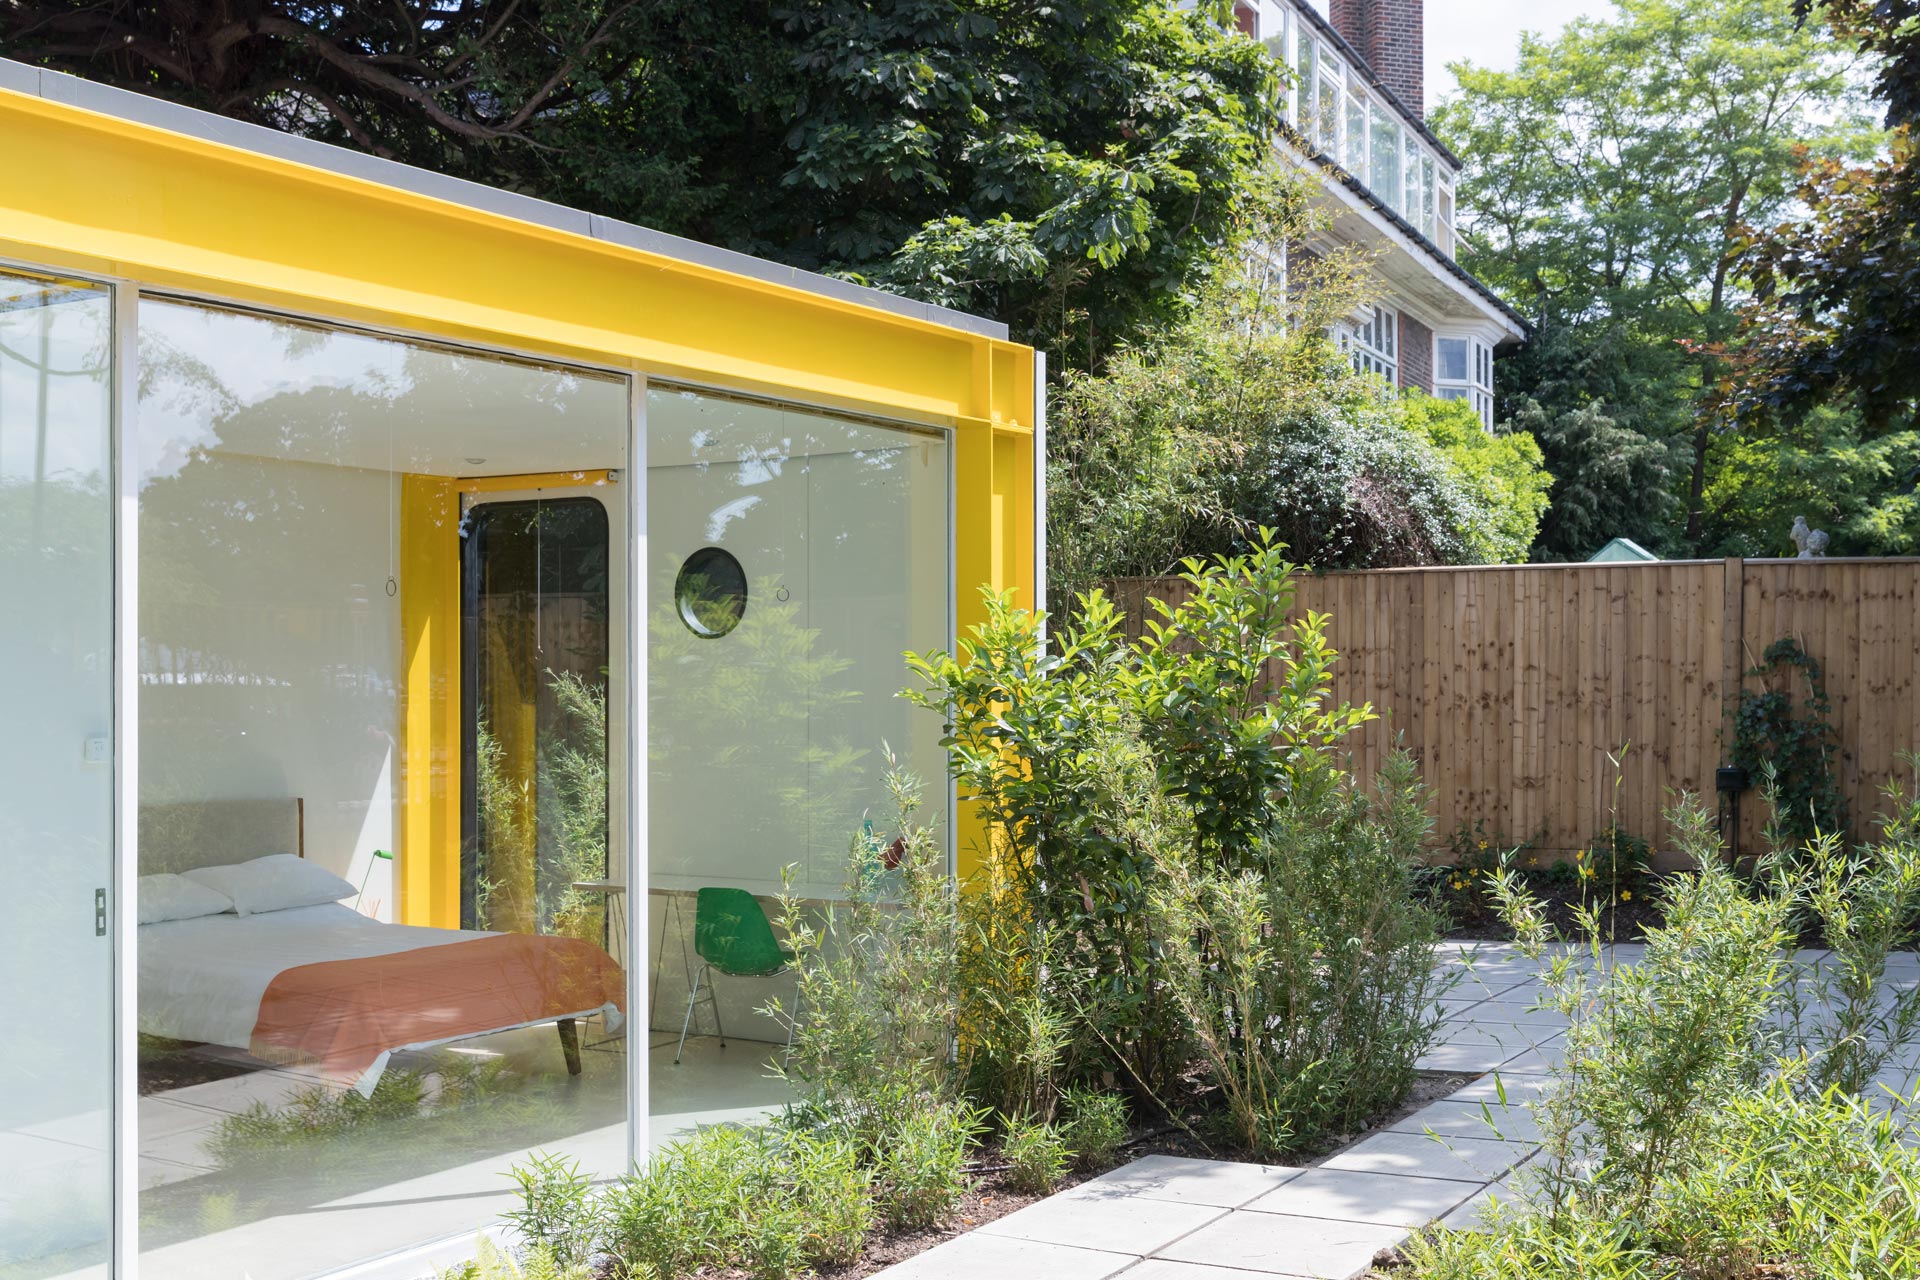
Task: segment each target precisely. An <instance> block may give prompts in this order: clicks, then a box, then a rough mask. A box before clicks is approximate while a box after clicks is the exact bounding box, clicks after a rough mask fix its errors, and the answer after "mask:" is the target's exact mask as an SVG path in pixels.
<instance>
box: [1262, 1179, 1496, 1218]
mask: <svg viewBox="0 0 1920 1280" xmlns="http://www.w3.org/2000/svg"><path fill="white" fill-rule="evenodd" d="M1484 1185H1485V1184H1484V1183H1480V1182H1451V1181H1446V1180H1443V1179H1440V1178H1410V1177H1407V1176H1406V1175H1405V1174H1399V1173H1361V1172H1358V1171H1357V1170H1352V1169H1328V1168H1325V1167H1324V1166H1323V1167H1321V1168H1318V1169H1309V1170H1307V1172H1305V1173H1303V1174H1301V1175H1300V1176H1299V1177H1298V1178H1296V1179H1294V1180H1293V1181H1292V1182H1290V1183H1288V1184H1287V1185H1286V1186H1284V1187H1281V1188H1280V1189H1279V1190H1278V1191H1273V1192H1270V1193H1268V1194H1267V1195H1264V1196H1262V1197H1260V1198H1259V1199H1258V1200H1255V1201H1254V1202H1253V1203H1252V1204H1250V1205H1248V1206H1247V1211H1248V1212H1250V1213H1283V1214H1288V1215H1290V1216H1292V1217H1296V1218H1331V1219H1334V1220H1336V1221H1340V1222H1368V1223H1373V1224H1375V1225H1378V1226H1384V1227H1424V1226H1425V1225H1426V1224H1427V1223H1429V1222H1432V1221H1433V1220H1434V1219H1435V1218H1438V1217H1442V1216H1444V1215H1445V1214H1446V1213H1448V1212H1449V1211H1450V1210H1452V1209H1454V1208H1455V1207H1456V1206H1458V1205H1460V1204H1462V1203H1464V1202H1465V1201H1466V1200H1468V1199H1469V1198H1471V1197H1472V1196H1475V1195H1477V1194H1479V1192H1480V1190H1481V1188H1482V1187H1483V1186H1484Z"/></svg>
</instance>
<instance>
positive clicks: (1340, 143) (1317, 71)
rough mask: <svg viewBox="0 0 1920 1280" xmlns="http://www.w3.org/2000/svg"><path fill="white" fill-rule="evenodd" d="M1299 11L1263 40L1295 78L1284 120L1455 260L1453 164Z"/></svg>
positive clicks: (1290, 9)
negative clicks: (1272, 34)
mask: <svg viewBox="0 0 1920 1280" xmlns="http://www.w3.org/2000/svg"><path fill="white" fill-rule="evenodd" d="M1297 8H1298V5H1297V4H1296V5H1289V6H1285V7H1284V8H1283V12H1282V16H1281V21H1280V23H1279V34H1277V35H1276V36H1274V37H1273V38H1271V39H1269V40H1267V41H1266V47H1267V49H1268V51H1269V52H1271V53H1272V54H1273V55H1274V56H1275V57H1276V58H1278V59H1280V60H1281V61H1282V62H1283V63H1285V64H1286V65H1287V67H1288V68H1289V70H1290V71H1291V73H1292V74H1291V76H1290V77H1289V79H1290V81H1291V83H1290V85H1289V86H1288V89H1287V116H1288V118H1289V119H1290V120H1291V121H1292V122H1293V126H1294V128H1295V130H1297V131H1298V133H1299V135H1300V136H1301V137H1302V138H1303V139H1305V141H1306V145H1307V148H1308V150H1309V151H1311V152H1317V153H1318V154H1320V155H1323V156H1325V157H1326V158H1327V159H1329V160H1331V161H1333V162H1334V163H1335V164H1337V165H1339V166H1341V167H1342V168H1343V169H1345V170H1346V171H1347V173H1348V174H1350V175H1351V176H1352V177H1353V178H1354V179H1355V180H1357V181H1358V182H1359V183H1360V184H1361V185H1362V186H1364V187H1366V188H1367V190H1368V191H1370V192H1372V193H1373V196H1374V198H1375V199H1377V200H1378V201H1379V202H1380V203H1381V204H1384V205H1385V206H1386V207H1387V208H1389V209H1391V210H1392V211H1393V212H1394V213H1396V214H1398V215H1399V216H1400V217H1402V218H1404V219H1405V220H1406V222H1407V224H1408V225H1409V226H1411V227H1413V228H1414V229H1415V230H1417V231H1418V232H1419V233H1420V234H1421V235H1423V236H1425V237H1427V239H1429V240H1431V241H1433V243H1434V244H1435V245H1436V246H1437V247H1438V248H1439V249H1440V251H1441V252H1442V253H1444V254H1446V255H1447V256H1448V257H1452V256H1453V243H1454V239H1453V184H1454V170H1453V166H1452V165H1451V164H1449V163H1448V162H1447V161H1446V160H1444V159H1442V158H1441V156H1440V153H1439V152H1438V151H1436V150H1435V149H1434V148H1432V147H1431V146H1429V145H1428V144H1427V142H1426V139H1425V137H1424V136H1423V135H1422V133H1421V131H1420V128H1419V127H1418V126H1417V124H1416V123H1415V122H1414V121H1413V120H1412V119H1410V118H1409V117H1407V116H1406V115H1405V114H1404V112H1403V111H1401V110H1400V109H1399V108H1398V107H1395V106H1393V105H1392V104H1390V103H1389V102H1388V100H1387V99H1386V98H1385V97H1383V96H1382V95H1381V94H1379V93H1377V92H1376V91H1375V90H1374V89H1373V88H1372V86H1371V85H1369V84H1368V83H1367V80H1366V77H1365V76H1364V75H1363V74H1362V72H1361V69H1360V68H1359V67H1358V66H1356V65H1354V64H1353V63H1351V62H1349V61H1348V60H1347V57H1346V55H1345V54H1344V53H1342V52H1341V51H1340V49H1339V48H1338V47H1336V46H1335V45H1334V44H1332V43H1330V42H1329V41H1326V40H1323V39H1321V38H1320V36H1319V34H1318V32H1317V31H1316V30H1315V29H1314V25H1313V23H1312V22H1311V21H1309V20H1308V19H1307V18H1306V17H1304V16H1303V15H1302V14H1301V13H1298V12H1296V11H1295V10H1296V9H1297ZM1262 25H1263V26H1264V24H1262Z"/></svg>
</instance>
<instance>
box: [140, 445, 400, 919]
mask: <svg viewBox="0 0 1920 1280" xmlns="http://www.w3.org/2000/svg"><path fill="white" fill-rule="evenodd" d="M393 497H394V495H393V477H392V476H390V475H389V474H387V473H385V472H380V471H368V470H361V469H357V468H349V467H332V466H322V465H319V464H315V463H309V462H292V461H286V460H283V459H274V458H256V457H245V456H238V455H233V454H226V453H215V454H206V455H202V456H200V457H199V458H198V459H196V460H195V461H193V462H191V463H190V464H188V465H186V466H185V467H183V468H181V469H179V470H177V471H175V472H174V473H173V474H171V475H168V476H166V477H164V478H159V479H154V480H151V481H150V482H149V483H148V484H147V486H146V488H145V490H144V491H143V492H142V494H141V506H140V560H141V565H140V568H141V579H140V633H141V638H142V640H141V654H140V683H141V688H140V710H141V736H140V791H141V800H142V802H143V803H149V804H151V803H166V802H169V801H180V800H205V799H223V798H234V799H239V798H247V799H255V798H258V799H275V798H291V797H296V796H297V797H300V798H302V799H304V801H305V802H306V853H307V857H308V858H309V859H311V860H312V861H314V862H316V863H318V864H319V865H321V866H324V867H326V868H327V869H328V870H330V871H333V872H335V873H336V874H339V875H341V876H343V877H345V878H346V879H347V880H349V881H351V882H352V883H354V884H356V885H357V884H359V883H361V879H362V876H363V875H366V874H367V872H368V868H369V866H371V867H372V872H371V876H370V878H369V880H368V885H367V890H366V906H367V908H368V909H369V911H370V913H371V912H372V908H373V904H374V903H375V902H376V901H377V902H378V904H379V910H378V912H377V914H378V915H379V916H380V917H381V918H382V919H392V918H393V906H394V902H393V899H394V894H393V891H392V885H391V879H390V877H391V868H392V866H393V864H392V863H391V862H387V861H384V860H377V859H374V858H373V856H372V855H373V851H374V850H375V849H388V850H391V849H392V848H393V838H394V790H393V783H394V781H395V778H394V776H393V775H394V764H395V762H394V746H395V744H394V736H393V735H394V729H395V726H396V723H397V720H396V717H397V714H398V703H397V697H398V671H399V660H400V608H399V599H398V595H397V590H396V594H395V595H394V596H389V595H388V594H387V577H388V574H389V572H390V571H392V569H393V566H394V564H395V554H396V546H395V539H394V528H393V520H394V516H393V510H394V503H393ZM259 852H260V853H262V854H264V853H273V852H283V851H281V850H268V849H263V850H260V851H259ZM287 852H290V851H287Z"/></svg>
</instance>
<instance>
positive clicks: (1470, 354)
mask: <svg viewBox="0 0 1920 1280" xmlns="http://www.w3.org/2000/svg"><path fill="white" fill-rule="evenodd" d="M1433 394H1434V395H1436V396H1438V397H1439V398H1440V399H1442V400H1464V401H1466V402H1467V403H1468V404H1470V405H1472V406H1473V411H1474V413H1476V414H1478V415H1479V418H1480V424H1481V425H1482V426H1484V427H1485V428H1486V429H1487V430H1489V431H1491V430H1493V348H1492V347H1491V346H1489V345H1488V344H1487V343H1485V342H1482V341H1481V340H1480V339H1478V338H1468V337H1450V336H1446V335H1442V336H1440V337H1436V338H1435V339H1434V340H1433Z"/></svg>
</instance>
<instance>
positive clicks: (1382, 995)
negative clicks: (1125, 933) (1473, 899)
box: [1152, 753, 1440, 1156]
mask: <svg viewBox="0 0 1920 1280" xmlns="http://www.w3.org/2000/svg"><path fill="white" fill-rule="evenodd" d="M1429 826H1430V819H1429V818H1428V817H1427V810H1426V799H1425V793H1424V791H1423V789H1422V788H1421V786H1420V784H1419V782H1418V779H1417V775H1416V773H1415V771H1414V767H1413V763H1412V761H1411V759H1409V758H1408V757H1407V756H1406V755H1405V754H1404V753H1400V754H1397V755H1395V756H1394V757H1392V758H1391V759H1390V760H1389V762H1388V763H1387V765H1386V767H1385V768H1384V769H1382V771H1381V773H1380V775H1379V777H1378V778H1377V779H1376V780H1375V786H1374V794H1373V795H1371V796H1369V795H1367V794H1366V793H1364V792H1362V791H1360V790H1359V789H1358V788H1357V787H1355V786H1354V785H1352V783H1351V782H1350V781H1349V780H1347V779H1346V778H1345V777H1343V776H1341V775H1337V774H1335V773H1333V772H1332V771H1331V770H1326V771H1323V772H1322V773H1321V775H1320V776H1318V777H1312V776H1310V775H1306V774H1300V775H1296V778H1295V789H1294V792H1293V795H1292V803H1291V804H1290V806H1289V807H1288V808H1287V809H1286V810H1284V811H1283V812H1282V813H1281V814H1280V815H1279V817H1278V818H1277V819H1276V821H1275V823H1274V825H1273V827H1272V829H1271V830H1270V831H1268V832H1267V833H1264V834H1263V835H1261V836H1260V837H1259V838H1257V839H1255V840H1254V841H1252V843H1251V845H1250V847H1249V849H1248V851H1247V853H1246V854H1245V855H1243V858H1242V860H1241V865H1239V866H1237V867H1221V866H1217V865H1209V864H1196V861H1195V860H1193V859H1192V858H1188V859H1184V860H1175V861H1172V862H1170V863H1169V865H1168V866H1167V867H1166V868H1165V871H1166V875H1165V880H1164V883H1163V885H1162V887H1161V888H1160V889H1158V890H1157V891H1156V892H1155V894H1154V895H1153V898H1152V913H1153V921H1154V925H1155V929H1156V931H1157V932H1158V933H1159V934H1160V936H1162V937H1164V938H1165V939H1166V940H1167V941H1166V947H1165V973H1166V981H1167V985H1168V987H1169V988H1170V989H1171V991H1172V992H1173V995H1174V998H1175V1000H1176V1001H1177V1003H1178V1004H1179V1006H1180V1008H1181V1010H1182V1011H1183V1012H1184V1013H1185V1014H1186V1016H1187V1019H1188V1021H1189V1024H1190V1025H1191V1027H1192V1028H1193V1033H1194V1038H1195V1040H1196V1042H1197V1044H1198V1045H1199V1048H1200V1052H1201V1054H1202V1056H1203V1057H1204V1059H1205V1060H1206V1062H1207V1064H1208V1066H1209V1067H1210V1068H1211V1072H1210V1076H1211V1079H1212V1081H1213V1082H1214V1084H1215V1085H1216V1086H1217V1087H1218V1088H1219V1090H1220V1092H1221V1095H1222V1097H1223V1099H1224V1101H1225V1108H1226V1110H1225V1117H1224V1121H1225V1124H1226V1129H1227V1132H1228V1134H1229V1135H1230V1136H1231V1138H1232V1139H1233V1141H1235V1142H1236V1143H1237V1144H1238V1145H1239V1146H1241V1147H1243V1148H1245V1149H1247V1150H1249V1151H1251V1152H1253V1153H1255V1154H1257V1155H1261V1156H1269V1155H1273V1154H1276V1153H1279V1152H1282V1151H1287V1150H1294V1149H1299V1148H1301V1147H1306V1146H1311V1145H1313V1144H1316V1143H1318V1142H1320V1141H1322V1140H1323V1139H1325V1138H1326V1137H1328V1136H1329V1135H1332V1134H1335V1133H1347V1132H1353V1131H1354V1130H1355V1129H1357V1128H1359V1127H1361V1126H1362V1125H1363V1124H1364V1122H1365V1120H1366V1119H1367V1118H1368V1117H1370V1116H1371V1115H1373V1114H1375V1113H1376V1112H1378V1111H1380V1110H1382V1109H1383V1108H1385V1107H1388V1106H1390V1105H1392V1104H1393V1103H1395V1102H1397V1101H1398V1100H1399V1099H1400V1098H1401V1097H1403V1096H1405V1093H1406V1091H1407V1089H1408V1088H1409V1087H1410V1086H1411V1084H1412V1081H1413V1067H1414V1062H1415V1061H1416V1060H1417V1059H1418V1058H1419V1056H1420V1055H1421V1054H1422V1053H1424V1052H1425V1051H1426V1048H1427V1046H1428V1045H1429V1044H1430V1043H1431V1042H1432V1039H1433V1035H1434V1026H1435V1017H1434V1014H1433V1013H1432V1012H1431V1006H1432V1002H1433V997H1434V995H1435V994H1436V990H1435V988H1436V986H1437V982H1438V979H1437V977H1436V975H1435V970H1434V964H1433V953H1434V946H1435V943H1436V942H1437V940H1438V938H1439V932H1440V930H1439V918H1438V916H1437V915H1436V913H1435V912H1434V911H1433V910H1432V909H1431V908H1430V907H1428V906H1427V905H1426V904H1425V903H1424V902H1423V901H1422V899H1421V895H1420V894H1419V893H1418V891H1417V889H1416V878H1417V876H1418V874H1419V868H1420V859H1421V848H1422V845H1423V843H1424V838H1425V835H1426V833H1427V830H1428V828H1429Z"/></svg>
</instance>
